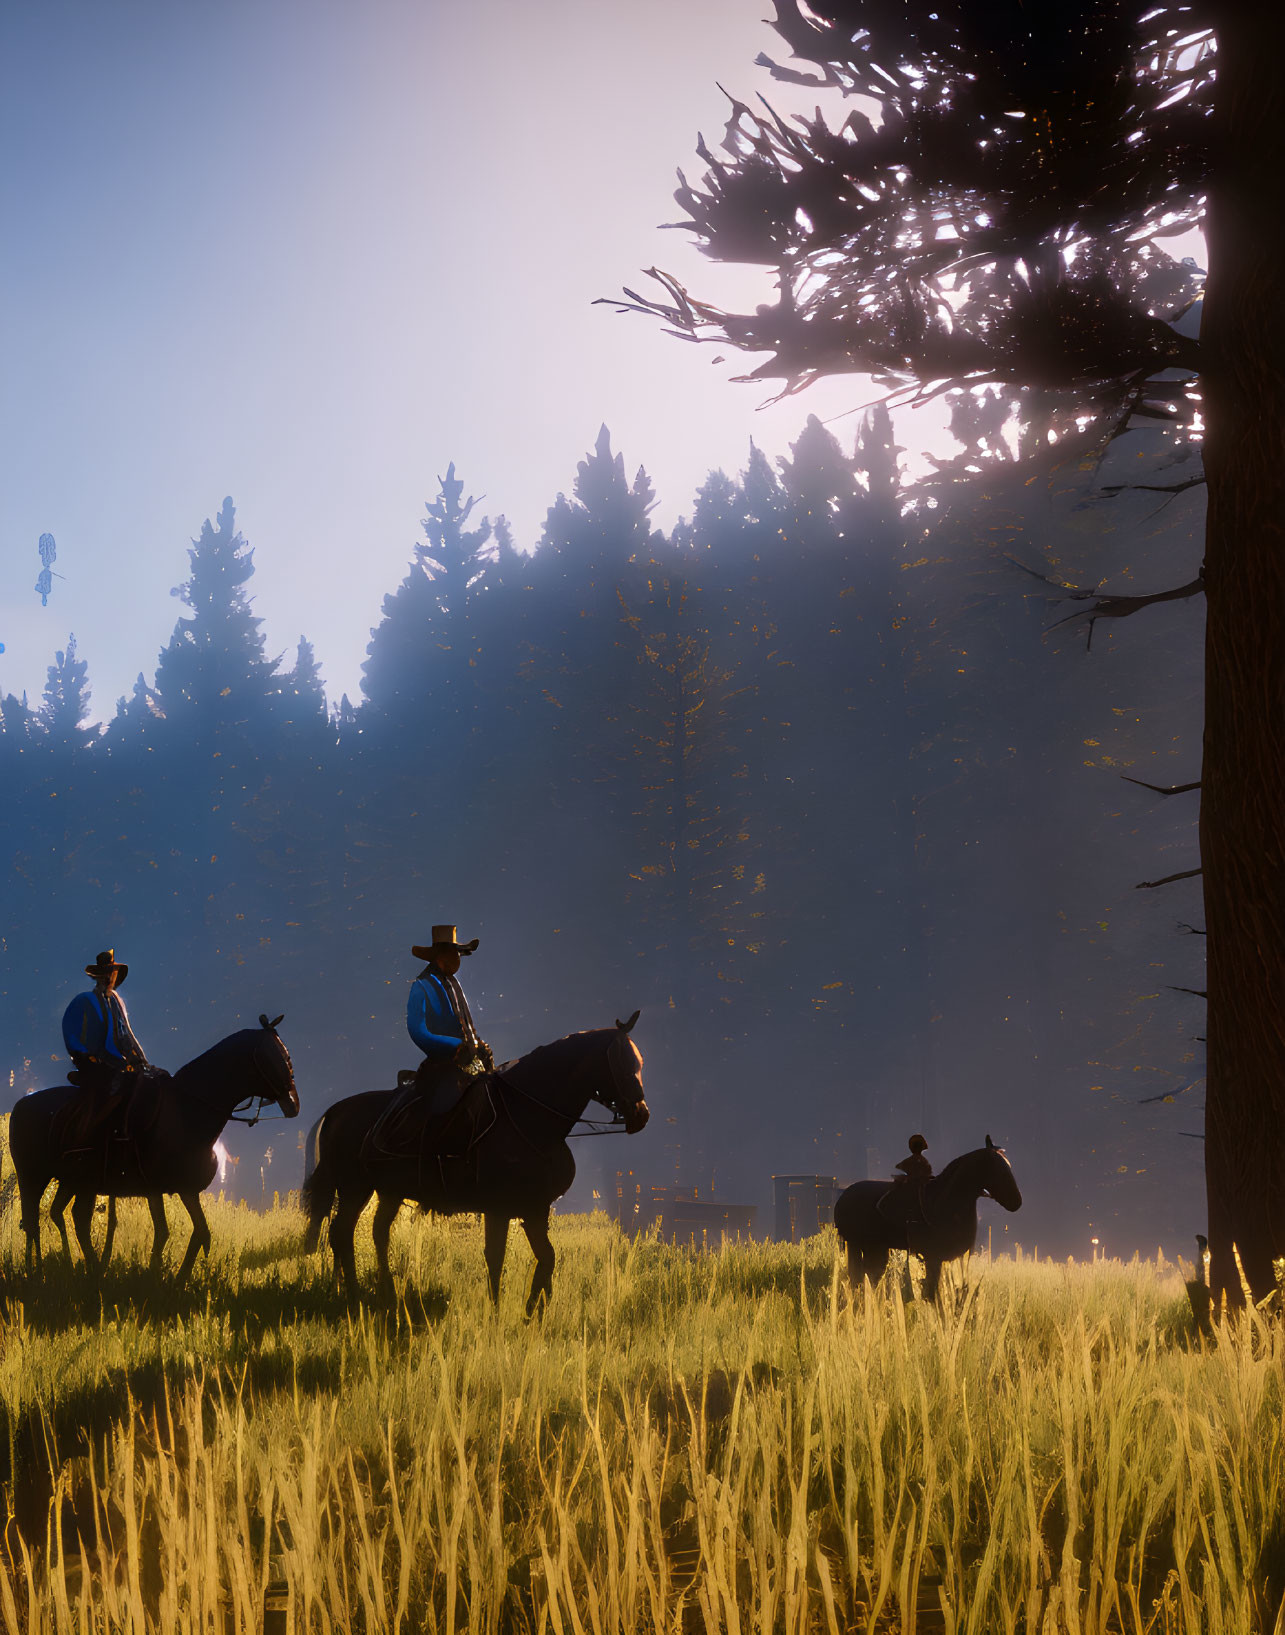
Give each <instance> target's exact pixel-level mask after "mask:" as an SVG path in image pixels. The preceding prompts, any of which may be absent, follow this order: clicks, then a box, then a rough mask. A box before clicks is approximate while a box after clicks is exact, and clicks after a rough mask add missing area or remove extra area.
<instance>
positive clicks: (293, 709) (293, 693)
mask: <svg viewBox="0 0 1285 1635" xmlns="http://www.w3.org/2000/svg"><path fill="white" fill-rule="evenodd" d="M281 697H282V709H283V713H282V724H283V725H284V726H286V727H290V726H295V725H300V726H311V725H314V724H315V723H316V722H317V721H321V722H324V721H325V720H326V717H327V710H326V692H325V688H324V686H323V685H322V680H321V665H320V664H319V663H318V662H317V658H316V655H315V654H314V653H313V650H312V643H311V642H310V641H309V640H308V638H307V637H306V636H300V638H299V646H298V649H297V651H296V655H295V662H294V667H293V669H291V670H288V671H287V672H286V674H285V675H284V676H282V678H281Z"/></svg>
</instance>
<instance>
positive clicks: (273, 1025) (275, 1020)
mask: <svg viewBox="0 0 1285 1635" xmlns="http://www.w3.org/2000/svg"><path fill="white" fill-rule="evenodd" d="M285 1019H286V1013H285V1012H284V1011H282V1012H281V1015H280V1016H274V1017H273V1018H272V1020H271V1021H270V1022H269V1023H268V1026H269V1027H270V1028H272V1029H273V1031H274V1032H275V1031H276V1029H277V1028H278V1027H279V1026H280V1025H281V1023H282V1022H284V1021H285Z"/></svg>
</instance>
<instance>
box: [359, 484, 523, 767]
mask: <svg viewBox="0 0 1285 1635" xmlns="http://www.w3.org/2000/svg"><path fill="white" fill-rule="evenodd" d="M438 486H439V492H438V496H437V498H436V499H435V500H432V501H430V502H428V503H427V504H426V505H425V510H426V512H427V515H426V516H425V517H424V519H423V521H422V522H421V524H420V526H421V527H422V529H423V531H424V540H423V542H422V543H419V544H417V545H416V546H415V548H414V557H413V559H412V561H411V564H410V568H409V570H408V572H407V575H406V577H405V579H403V580H402V583H401V585H400V586H399V587H398V589H397V590H396V591H395V592H394V593H393V595H391V596H386V597H385V598H384V605H383V615H384V616H383V619H382V621H381V622H380V624H379V626H378V627H377V628H376V629H375V630H372V631H371V640H370V645H369V646H368V647H367V649H366V652H367V654H368V658H367V661H366V663H365V664H364V665H363V666H362V683H361V688H362V692H363V693H365V695H366V698H367V701H368V703H369V706H370V709H371V711H372V719H373V720H375V721H378V720H380V719H383V720H385V721H387V722H388V723H390V724H394V723H395V724H398V725H399V726H405V725H407V724H409V723H410V722H411V721H416V722H418V723H419V725H420V729H421V735H423V734H427V733H428V731H429V730H430V726H431V727H432V728H433V729H440V728H442V727H443V726H444V725H445V722H446V721H447V720H448V719H451V720H453V721H455V723H456V725H457V726H459V724H460V722H461V720H462V717H461V711H467V708H468V705H469V703H470V699H469V696H468V695H469V691H470V687H469V671H470V668H471V666H470V660H471V659H475V657H476V655H475V653H474V651H473V641H472V636H471V626H472V616H473V612H474V607H473V604H474V602H475V600H476V599H477V598H478V597H479V596H480V595H481V594H482V591H483V588H484V585H485V583H486V581H487V574H488V568H489V565H490V561H491V555H492V553H491V552H489V551H488V546H489V545H490V542H491V539H492V537H493V530H492V527H491V524H490V522H489V520H488V519H487V518H486V517H483V518H482V519H481V521H480V522H479V524H478V526H477V527H475V528H472V529H470V528H469V527H468V526H467V524H468V521H469V518H470V517H471V516H472V514H473V511H474V508H475V507H476V506H477V504H478V501H477V500H476V499H475V498H474V497H473V496H472V495H470V496H469V498H468V499H467V500H466V499H464V497H463V495H464V484H463V482H462V481H461V480H460V479H459V478H457V477H456V475H455V463H454V461H452V462H451V464H450V465H449V466H448V467H447V468H446V476H445V477H439V478H438ZM504 537H505V540H506V541H507V527H506V530H505V536H504ZM419 741H420V742H421V743H423V742H426V738H424V737H423V736H421V738H420V740H419Z"/></svg>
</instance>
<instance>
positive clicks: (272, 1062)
mask: <svg viewBox="0 0 1285 1635" xmlns="http://www.w3.org/2000/svg"><path fill="white" fill-rule="evenodd" d="M280 1021H281V1017H280V1016H277V1017H274V1018H273V1020H272V1021H269V1020H268V1018H267V1015H266V1014H264V1015H261V1016H260V1017H259V1027H260V1029H261V1030H262V1031H261V1032H260V1033H259V1035H258V1037H257V1038H256V1039H255V1041H254V1051H253V1061H254V1068H255V1072H256V1073H257V1074H258V1075H259V1077H260V1078H261V1079H262V1080H263V1083H264V1087H265V1088H264V1099H265V1100H268V1101H275V1102H276V1104H277V1106H278V1107H280V1109H281V1111H282V1113H284V1115H285V1116H286V1118H297V1117H298V1115H299V1092H298V1091H297V1090H296V1089H295V1084H294V1065H293V1063H292V1062H291V1060H290V1052H289V1051H288V1050H287V1049H286V1047H285V1041H284V1040H283V1039H282V1038H281V1037H280V1036H279V1035H278V1033H277V1023H278V1022H280Z"/></svg>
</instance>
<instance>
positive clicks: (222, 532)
mask: <svg viewBox="0 0 1285 1635" xmlns="http://www.w3.org/2000/svg"><path fill="white" fill-rule="evenodd" d="M188 561H189V562H190V564H191V574H190V576H189V578H188V579H187V580H186V581H185V582H184V583H183V584H182V585H181V586H179V587H178V589H176V590H175V591H174V592H173V593H172V594H174V595H175V596H177V597H179V599H180V600H181V601H183V602H184V603H185V604H186V605H187V606H188V607H189V608H190V609H191V613H190V614H189V615H187V616H185V617H182V618H180V619H179V621H178V623H177V624H176V625H175V627H174V633H173V635H172V636H171V637H170V640H169V642H168V643H167V645H166V646H165V647H164V648H163V649H162V651H161V655H160V659H159V661H158V663H157V667H156V692H157V694H158V696H159V699H160V703H161V707H162V708H163V710H164V712H165V714H166V716H167V717H168V718H169V719H170V720H171V721H173V722H175V723H176V724H179V725H181V727H182V729H183V730H184V731H185V732H192V731H195V732H196V733H198V734H199V733H203V732H207V731H213V730H214V729H216V728H217V727H218V726H220V725H223V724H233V725H236V726H238V727H245V726H250V725H254V726H258V725H260V724H261V723H262V722H263V721H264V720H265V718H266V713H267V711H266V701H267V699H268V697H269V695H270V694H271V693H272V692H273V691H274V690H275V687H276V680H275V677H276V669H277V664H276V662H275V661H272V660H269V659H267V658H266V657H265V655H264V641H263V635H262V633H261V631H260V629H259V626H260V625H261V624H262V623H263V621H262V619H259V618H257V617H256V616H255V615H254V614H252V613H251V611H250V597H249V596H248V594H247V593H246V589H245V586H246V585H247V583H248V582H249V580H250V579H251V577H252V576H253V574H254V552H253V551H252V550H251V548H250V547H249V545H247V544H246V542H245V540H244V539H243V538H242V537H241V535H240V534H239V533H238V532H237V531H236V512H235V508H234V507H233V504H232V501H231V499H230V498H229V499H225V500H224V502H223V507H222V509H221V510H220V512H219V515H218V522H217V524H212V523H211V522H210V520H209V519H208V517H207V518H206V521H205V523H204V524H203V526H202V528H201V533H200V537H199V539H197V540H195V541H194V542H193V544H192V546H191V549H190V550H189V551H188Z"/></svg>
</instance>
